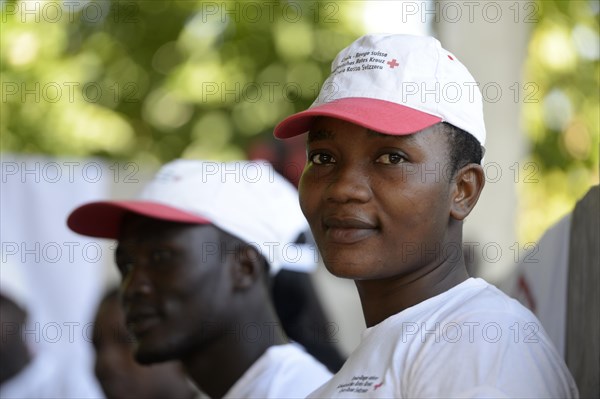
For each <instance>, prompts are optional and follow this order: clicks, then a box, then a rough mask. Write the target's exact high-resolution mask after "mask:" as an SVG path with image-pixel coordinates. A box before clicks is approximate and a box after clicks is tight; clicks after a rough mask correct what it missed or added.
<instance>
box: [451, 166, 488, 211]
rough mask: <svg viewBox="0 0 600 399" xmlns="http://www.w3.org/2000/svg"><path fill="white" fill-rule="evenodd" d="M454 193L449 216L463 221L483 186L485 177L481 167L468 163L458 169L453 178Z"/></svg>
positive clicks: (473, 205)
mask: <svg viewBox="0 0 600 399" xmlns="http://www.w3.org/2000/svg"><path fill="white" fill-rule="evenodd" d="M453 184H454V193H453V194H452V197H451V201H452V204H451V205H450V216H452V217H453V218H454V219H457V220H463V219H464V218H466V217H467V215H469V213H471V210H473V208H474V207H475V204H476V203H477V200H478V199H479V195H480V194H481V190H482V189H483V186H484V185H485V175H484V173H483V168H482V167H481V165H479V164H476V163H470V164H468V165H466V166H463V167H462V168H460V169H459V170H458V171H457V172H456V174H455V176H454V181H453Z"/></svg>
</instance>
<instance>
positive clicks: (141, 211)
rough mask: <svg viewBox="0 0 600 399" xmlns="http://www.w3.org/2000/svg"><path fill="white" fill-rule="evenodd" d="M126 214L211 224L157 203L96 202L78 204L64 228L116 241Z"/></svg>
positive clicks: (206, 220) (195, 216)
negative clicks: (131, 213)
mask: <svg viewBox="0 0 600 399" xmlns="http://www.w3.org/2000/svg"><path fill="white" fill-rule="evenodd" d="M128 212H133V213H136V214H138V215H142V216H147V217H150V218H155V219H161V220H165V221H170V222H180V223H195V224H209V223H211V222H210V221H209V220H208V219H204V218H201V217H200V216H197V215H194V214H191V213H188V212H184V211H181V210H179V209H177V208H173V207H171V206H168V205H163V204H160V203H157V202H150V201H98V202H91V203H89V204H85V205H82V206H80V207H78V208H77V209H75V210H74V211H73V212H71V214H70V215H69V217H68V218H67V226H69V228H70V229H71V230H73V231H74V232H76V233H79V234H83V235H86V236H90V237H98V238H112V239H116V238H118V236H119V229H120V228H121V221H122V220H123V216H124V215H125V214H126V213H128Z"/></svg>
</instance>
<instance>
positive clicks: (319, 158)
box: [310, 152, 335, 165]
mask: <svg viewBox="0 0 600 399" xmlns="http://www.w3.org/2000/svg"><path fill="white" fill-rule="evenodd" d="M310 161H311V162H312V163H314V164H316V165H325V164H328V163H335V159H334V158H333V157H332V156H331V155H329V154H325V153H322V152H317V153H315V154H312V155H311V156H310Z"/></svg>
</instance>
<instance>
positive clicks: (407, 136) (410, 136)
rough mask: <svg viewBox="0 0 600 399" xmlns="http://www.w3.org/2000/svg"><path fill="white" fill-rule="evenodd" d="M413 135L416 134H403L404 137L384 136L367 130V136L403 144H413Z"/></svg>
mask: <svg viewBox="0 0 600 399" xmlns="http://www.w3.org/2000/svg"><path fill="white" fill-rule="evenodd" d="M415 134H416V133H412V134H405V135H395V134H385V133H380V132H377V131H375V130H371V129H367V136H370V137H381V138H386V139H392V140H398V141H403V142H414V141H415Z"/></svg>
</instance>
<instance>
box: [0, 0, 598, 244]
mask: <svg viewBox="0 0 600 399" xmlns="http://www.w3.org/2000/svg"><path fill="white" fill-rule="evenodd" d="M390 3H392V2H379V3H377V4H376V5H377V7H379V8H385V7H387V6H388V5H389V4H390ZM367 4H369V2H367V1H339V2H335V1H333V2H332V1H325V0H323V1H284V0H282V1H216V2H215V1H199V0H183V1H158V0H157V1H149V0H120V1H110V0H64V1H55V0H41V1H37V0H26V1H14V0H2V1H0V6H1V25H0V29H1V32H0V33H1V35H0V72H1V78H0V80H1V82H0V83H1V91H2V93H1V95H2V100H1V102H0V132H1V142H0V144H1V150H2V152H17V153H41V154H49V155H61V156H65V155H69V156H100V157H104V158H110V159H127V160H130V161H134V162H140V163H144V164H150V165H152V166H157V165H159V164H162V163H164V162H167V161H169V160H172V159H174V158H177V157H194V158H208V159H236V158H244V157H245V156H246V149H247V148H249V146H250V145H251V144H252V143H254V142H255V141H258V140H261V139H270V138H271V137H272V135H271V131H272V128H273V126H274V125H275V124H276V123H277V122H278V121H279V120H281V119H282V118H283V117H285V116H287V115H290V114H292V113H293V112H296V111H300V110H304V109H306V108H307V107H308V106H309V105H310V104H311V103H312V101H313V99H314V98H315V97H316V95H317V93H318V90H319V88H320V86H321V84H322V83H323V81H324V79H325V77H326V76H327V75H328V72H329V65H330V63H331V61H332V59H333V58H334V57H335V55H336V54H337V52H338V51H339V50H341V49H342V48H343V47H345V46H346V45H347V44H348V43H350V42H351V41H352V40H353V39H354V38H356V37H357V36H358V35H360V34H362V33H364V26H363V25H362V23H363V22H364V20H363V17H364V15H366V13H368V11H369V10H367V9H366V5H367ZM599 4H600V2H599V1H598V0H578V1H563V0H544V1H539V0H538V1H537V2H536V5H537V8H536V10H538V13H537V14H536V16H537V17H538V18H537V23H536V24H535V25H534V27H533V30H532V33H531V40H530V43H529V52H528V54H529V56H528V59H527V62H526V65H525V75H526V76H525V79H526V81H529V82H535V85H536V86H535V96H534V97H535V100H536V101H527V99H526V101H524V108H523V112H522V115H523V128H524V130H525V131H526V132H527V134H528V135H529V138H530V142H531V153H530V160H531V161H533V164H534V165H536V168H537V169H536V176H537V177H538V179H537V181H538V184H527V183H526V182H527V180H526V179H520V181H521V182H523V183H521V184H520V187H519V190H520V193H519V194H520V205H519V221H520V222H519V223H518V229H519V232H518V234H519V237H520V238H521V239H526V240H535V239H537V238H538V237H539V235H540V234H541V232H542V231H543V230H544V229H545V228H547V227H548V226H549V225H550V224H551V223H553V222H554V221H555V220H556V219H557V218H558V217H560V216H561V215H564V214H565V213H567V212H568V211H570V210H571V209H572V207H573V205H574V203H575V201H576V200H577V199H578V198H580V197H581V196H582V195H583V194H584V192H585V191H586V190H587V188H588V187H589V186H590V185H592V184H597V182H598V147H599V129H600V117H599V109H600V104H599V99H598V96H599V87H600V66H599V58H600V56H599V52H600V41H599V20H598V19H599V15H600V14H599V13H600V11H599V8H600V6H599ZM396 10H397V8H396ZM394 12H396V13H397V12H398V11H394ZM394 12H390V13H391V14H392V16H393V14H394ZM374 21H375V24H377V23H378V20H377V19H374ZM371 22H373V21H371ZM379 22H380V21H379ZM528 93H530V92H527V93H526V94H528ZM537 99H540V100H539V101H538V100H537ZM538 172H539V173H538Z"/></svg>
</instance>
